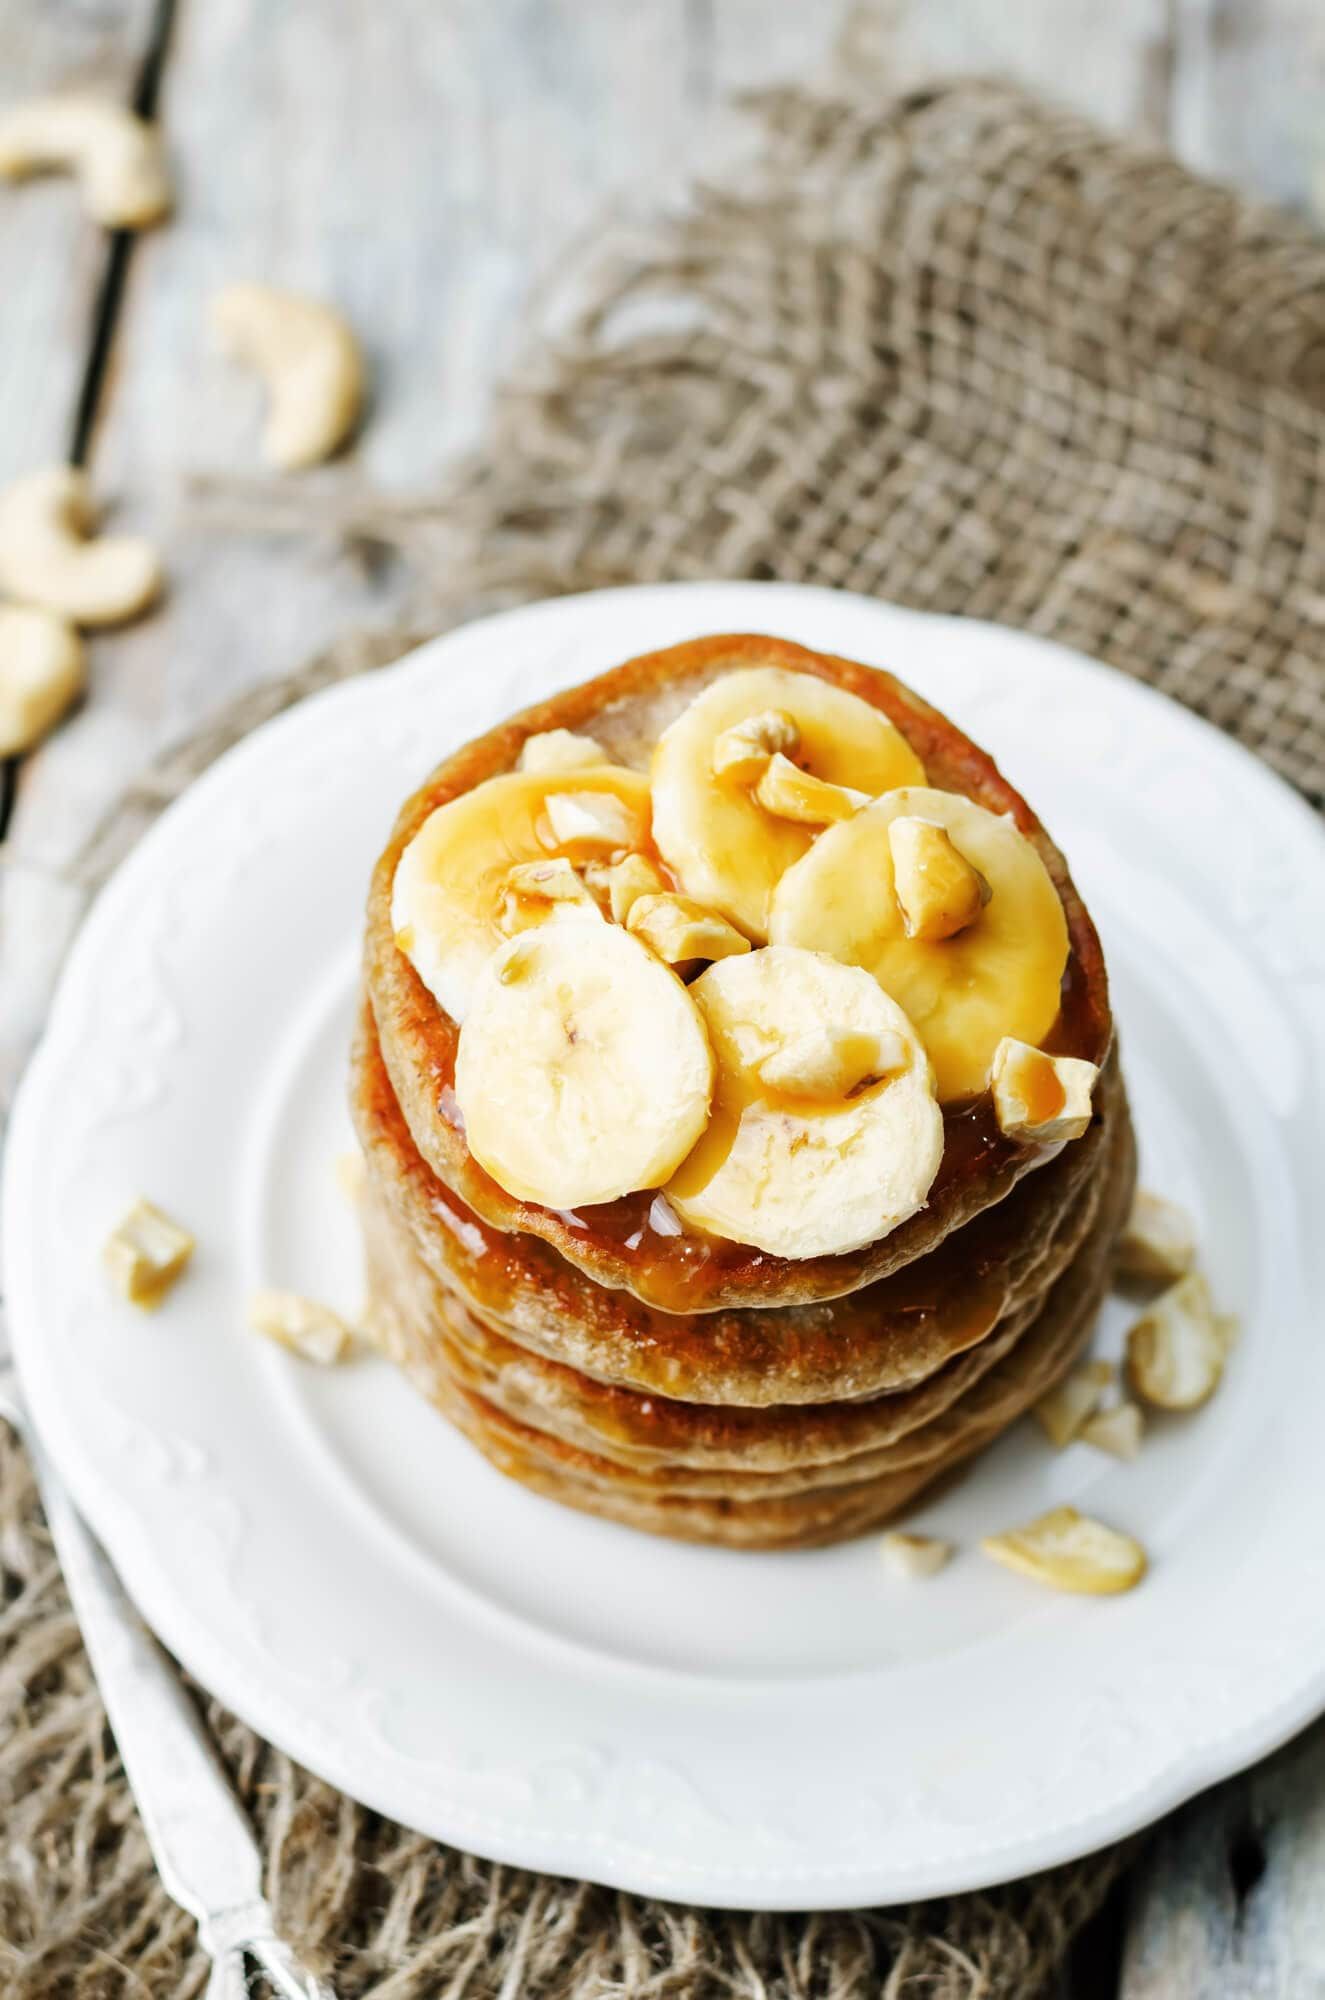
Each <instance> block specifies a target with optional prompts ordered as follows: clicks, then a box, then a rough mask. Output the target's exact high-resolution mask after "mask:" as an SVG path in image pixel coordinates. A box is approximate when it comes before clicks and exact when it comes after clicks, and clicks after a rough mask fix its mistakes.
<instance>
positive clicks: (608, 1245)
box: [364, 636, 1112, 1400]
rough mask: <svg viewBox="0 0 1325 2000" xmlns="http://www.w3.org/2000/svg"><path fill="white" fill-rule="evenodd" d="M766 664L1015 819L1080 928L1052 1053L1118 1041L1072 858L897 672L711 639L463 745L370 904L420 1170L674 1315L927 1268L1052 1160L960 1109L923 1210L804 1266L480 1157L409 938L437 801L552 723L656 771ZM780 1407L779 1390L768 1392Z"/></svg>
mask: <svg viewBox="0 0 1325 2000" xmlns="http://www.w3.org/2000/svg"><path fill="white" fill-rule="evenodd" d="M752 665H777V666H782V667H786V668H789V669H792V670H794V671H797V672H800V673H805V674H813V675H817V676H818V677H819V678H821V679H823V680H827V681H831V682H833V683H835V684H836V685H838V686H840V687H843V688H845V689H847V690H848V691H849V692H851V693H853V694H855V695H857V696H859V697H860V698H862V699H863V700H865V701H867V702H869V703H870V704H871V705H872V706H874V707H875V708H877V709H879V710H880V711H882V712H883V713H884V714H886V715H887V716H888V718H889V719H890V720H891V721H892V722H894V723H895V724H896V726H897V727H898V728H899V729H900V730H901V731H902V733H903V734H904V735H905V736H906V737H907V739H908V740H909V742H910V743H911V745H912V747H913V749H914V750H915V751H916V753H917V754H918V756H919V757H920V758H921V759H922V761H923V763H924V765H925V767H926V770H927V773H928V777H929V782H930V783H931V784H932V785H935V786H938V787H940V788H942V789H945V790H950V791H955V792H961V793H963V794H965V795H966V796H968V797H970V798H972V799H974V800H975V801H976V802H977V803H978V804H980V805H982V806H985V807H986V808H987V809H989V810H990V811H993V812H995V813H1007V814H1010V815H1011V817H1012V818H1013V820H1014V821H1015V823H1016V825H1017V826H1018V828H1019V829H1020V830H1021V832H1022V833H1023V834H1025V836H1026V838H1027V839H1028V840H1029V841H1030V842H1031V843H1032V844H1033V845H1034V846H1035V847H1036V849H1037V850H1038V852H1039V853H1040V855H1041V857H1042V859H1043V860H1044V862H1045V865H1046V867H1047V868H1048V870H1049V873H1050V876H1051V878H1052V879H1053V882H1054V884H1055V887H1056V889H1057V891H1058V894H1059V897H1060V900H1061V902H1062V904H1063V908H1064V912H1065V915H1066V919H1067V928H1068V936H1069V957H1068V963H1067V969H1066V971H1065V973H1064V978H1063V990H1062V1003H1061V1007H1060V1012H1059V1017H1058V1020H1057V1022H1056V1024H1055V1026H1054V1029H1053V1030H1052V1032H1051V1034H1050V1036H1049V1037H1048V1038H1047V1039H1046V1044H1045V1045H1046V1046H1047V1047H1050V1048H1051V1049H1053V1050H1054V1051H1055V1052H1058V1053H1064V1054H1068V1055H1075V1056H1082V1057H1085V1058H1086V1059H1088V1060H1090V1061H1092V1062H1095V1063H1102V1062H1103V1061H1104V1060H1105V1058H1106V1056H1107V1054H1108V1051H1109V1047H1110V1042H1111V1035H1112V1027H1111V1019H1110V1014H1109V1005H1108V991H1107V982H1106V978H1105V973H1104V964H1103V958H1102V955H1101V952H1100V947H1099V940H1098V938H1097V937H1096V934H1095V930H1094V926H1093V925H1092V923H1091V921H1090V918H1089V916H1088V914H1087V912H1086V910H1085V908H1084V906H1083V904H1082V903H1081V900H1080V898H1079V896H1078V895H1077V893H1076V891H1075V889H1074V887H1073V885H1072V881H1071V877H1070V875H1069V873H1068V870H1067V866H1066V864H1065V862H1064V861H1063V858H1062V856H1061V855H1060V854H1059V852H1058V850H1057V848H1056V847H1054V845H1053V843H1052V841H1051V840H1050V839H1049V837H1048V835H1047V834H1046V833H1045V831H1044V829H1043V828H1042V827H1041V826H1040V824H1039V822H1038V820H1037V819H1036V818H1035V815H1034V814H1033V813H1032V812H1031V810H1030V808H1029V806H1028V805H1027V804H1026V802H1025V801H1024V800H1023V799H1022V798H1021V797H1020V795H1019V794H1018V793H1017V792H1015V791H1014V790H1013V789H1012V787H1011V786H1010V785H1008V784H1007V782H1006V780H1005V779H1004V778H1003V777H1002V776H1001V775H1000V774H999V772H998V770H997V768H996V766H995V765H994V764H993V762H992V761H991V759H990V758H989V757H988V756H987V755H986V754H985V753H984V752H983V751H981V750H980V749H978V748H977V747H976V745H975V744H973V743H972V742H971V741H970V740H969V739H968V738H967V737H966V736H964V735H963V734H962V733H961V731H960V730H958V729H957V728H956V727H955V726H954V725H953V724H952V723H951V722H949V721H948V720H947V719H946V717H944V716H942V715H940V714H939V713H938V712H937V711H936V710H935V709H933V708H931V707H929V706H928V704H926V703H925V702H923V701H921V700H920V698H919V697H918V696H917V695H915V694H913V693H912V692H911V691H910V690H908V689H906V688H904V687H903V686H902V684H901V683H900V682H898V681H896V680H894V679H893V677H892V676H891V675H888V674H886V673H881V672H879V671H877V670H875V669H873V668H869V667H864V666H859V665H856V664H855V663H853V662H850V661H846V660H840V659H837V658H835V657H833V656H830V655H825V654H819V653H814V652H810V651H807V650H806V649H805V648H803V647H800V646H795V645H791V644H790V643H788V642H786V641H784V640H778V639H769V638H760V637H752V636H737V637H722V638H714V639H704V640H697V641H694V642H692V643H690V644H688V645H683V646H675V647H672V648H669V649H668V650H667V651H665V652H661V653H654V654H649V655H645V656H644V657H642V658H640V659H637V660H633V661H630V662H629V663H628V664H626V665H625V666H623V667H619V668H617V669H616V670H615V671H613V672H611V673H608V674H604V675H602V676H600V677H599V678H598V679H596V680H592V681H589V682H586V683H584V684H582V685H581V686H579V687H577V688H574V689H571V690H569V691H567V692H566V693H564V694H561V695H558V696H556V697H554V698H553V699H552V700H551V701H548V702H544V703H542V704H540V705H539V706H538V707H536V708H532V709H528V710H526V711H525V712H524V713H523V714H522V715H520V716H517V717H515V718H514V719H513V720H512V721H510V722H507V723H505V724H503V725H502V726H501V727H500V728H498V729H494V730H492V731H490V732H489V733H488V734H487V735H486V736H483V737H480V738H478V739H477V740H476V741H474V742H472V743H470V744H468V745H466V747H465V748H464V749H462V750H460V751H458V752H457V753H456V754H455V755H454V756H452V757H450V758H448V759H447V760H446V761H445V762H444V763H443V764H441V765H440V766H439V767H438V768H437V770H435V771H434V772H433V773H432V775H431V776H430V777H429V778H428V779H427V780H426V781H425V783H424V784H423V785H422V786H421V788H420V789H419V791H418V792H416V793H415V795H414V797H413V798H412V799H410V800H409V801H408V803H407V804H406V805H405V807H404V809H403V810H402V812H401V814H400V817H399V818H398V820H397V822H396V826H395V828H394V830H393V832H392V834H391V837H390V840H389V841H388V844H387V846H386V849H385V851H384V853H383V854H382V856H381V859H380V860H379V862H378V865H377V868H376V870H375V872H374V876H373V881H372V886H371V889H370V894H369V903H368V915H367V928H366V938H365V955H364V974H365V984H366V988H367V992H368V996H369V1000H370V1004H371V1008H372V1013H373V1018H374V1021H375V1024H376V1030H377V1036H378V1040H379V1045H380V1049H381V1055H382V1059H383V1062H384V1064H385V1068H386V1070H387V1073H388V1074H389V1076H390V1079H391V1083H392V1087H393V1090H394V1093H395V1096H396V1099H397V1102H398V1104H399V1107H400V1111H401V1114H402V1115H403V1118H404V1121H405V1124H406V1125H407V1127H408V1129H409V1132H410V1135H411V1137H412V1139H413V1142H414V1145H415V1147H416V1148H417V1151H418V1153H419V1155H420V1156H421V1158H422V1160H423V1161H424V1162H425V1163H426V1165H427V1166H428V1168H429V1169H430V1170H431V1172H432V1173H433V1175H434V1176H435V1177H436V1178H437V1180H438V1181H439V1182H440V1183H441V1184H442V1185H443V1187H444V1188H445V1189H447V1190H449V1191H450V1194H451V1196H452V1197H453V1198H458V1200H459V1202H460V1203H461V1204H462V1219H464V1217H463V1211H464V1210H468V1211H471V1212H472V1214H473V1216H474V1217H476V1218H477V1219H478V1220H479V1222H481V1223H482V1224H484V1225H486V1226H487V1227H488V1228H490V1229H493V1230H496V1231H500V1232H504V1233H508V1234H509V1233H511V1232H518V1233H520V1234H522V1235H525V1236H531V1237H536V1238H539V1239H541V1241H543V1242H544V1243H545V1244H547V1245H548V1246H550V1247H551V1249H553V1250H554V1251H556V1252H557V1253H558V1254H559V1255H560V1257H561V1258H562V1259H563V1260H564V1261H565V1262H566V1263H568V1264H570V1265H572V1266H574V1267H575V1268H576V1269H577V1270H578V1271H580V1272H582V1273H583V1274H584V1275H586V1276H587V1277H589V1278H591V1279H593V1280H594V1281H595V1282H596V1283H597V1284H598V1285H600V1286H606V1287H612V1288H616V1289H619V1290H621V1291H624V1292H628V1293H630V1294H633V1295H634V1296H635V1297H637V1298H639V1299H641V1300H644V1301H646V1302H648V1303H649V1304H651V1305H653V1306H655V1307H659V1308H661V1309H662V1310H663V1311H665V1312H670V1313H672V1314H677V1315H680V1314H684V1313H691V1312H703V1313H712V1312H715V1311H717V1310H718V1309H721V1308H725V1307H742V1306H751V1307H758V1308H768V1307H772V1306H784V1307H785V1306H795V1305H809V1304H813V1303H815V1302H821V1301H827V1300H832V1299H837V1298H841V1297H843V1296H844V1295H846V1294H848V1293H852V1292H856V1291H857V1290H858V1289H859V1288H860V1287H862V1286H865V1285H870V1284H872V1283H874V1282H876V1281H877V1280H880V1279H883V1278H886V1277H887V1276H889V1275H890V1274H892V1273H894V1272H898V1271H901V1270H902V1269H903V1267H904V1266H906V1265H909V1264H911V1263H913V1262H914V1261H915V1260H916V1259H918V1258H921V1257H924V1256H926V1255H927V1254H928V1253H930V1252H932V1251H933V1250H934V1249H935V1248H936V1247H937V1246H938V1245H940V1244H941V1243H942V1242H943V1240H944V1238H945V1237H946V1236H948V1235H949V1234H950V1233H951V1232H953V1231H955V1230H961V1229H963V1228H965V1227H967V1226H968V1225H969V1224H970V1223H971V1222H972V1221H973V1220H974V1219H975V1218H976V1217H978V1216H979V1215H981V1213H982V1212H983V1211H984V1210H986V1209H988V1208H990V1207H991V1206H993V1205H994V1204H996V1203H1001V1202H1002V1201H1004V1200H1005V1199H1006V1198H1007V1197H1008V1196H1009V1195H1010V1194H1011V1193H1012V1191H1013V1189H1014V1188H1015V1187H1016V1186H1017V1184H1018V1183H1019V1182H1020V1181H1021V1180H1022V1178H1023V1177H1024V1176H1027V1175H1032V1174H1034V1173H1035V1172H1036V1170H1038V1171H1039V1172H1040V1173H1042V1172H1044V1171H1045V1170H1046V1162H1045V1155H1044V1152H1043V1150H1042V1149H1040V1148H1036V1147H1034V1146H1027V1145H1021V1144H1017V1143H1014V1142H1013V1141H1011V1140H1009V1139H1006V1138H1005V1137H1004V1136H1003V1135H1002V1134H1001V1133H1000V1132H999V1130H998V1127H997V1125H996V1123H995V1121H994V1118H993V1114H992V1107H991V1105H990V1102H989V1099H988V1096H987V1094H986V1095H985V1096H984V1097H981V1098H979V1099H976V1100H974V1101H972V1102H969V1103H963V1104H955V1105H951V1106H948V1107H947V1108H946V1109H945V1113H944V1124H945V1145H944V1154H943V1160H942V1164H941V1165H940V1167H939V1171H938V1175H937V1178H936V1179H935V1182H934V1184H933V1186H932V1188H931V1190H930V1193H929V1198H928V1201H927V1203H926V1205H925V1206H924V1207H923V1208H922V1209H921V1210H920V1211H919V1212H918V1213H917V1214H915V1215H913V1216H912V1217H911V1218H910V1220H908V1221H906V1222H904V1223H902V1224H901V1226H900V1227H899V1228H897V1229H895V1230H893V1231H892V1232H891V1233H890V1234H889V1235H887V1236H885V1237H883V1238H882V1239H880V1240H879V1241H876V1242H874V1243H871V1244H869V1245H867V1246H865V1247H864V1248H863V1249H860V1250H855V1251H852V1252H850V1253H848V1254H845V1255H839V1256H829V1257H815V1258H807V1259H804V1260H799V1261H791V1260H788V1259H785V1258H780V1257H776V1256H772V1255H770V1254H768V1253H767V1252H764V1251H759V1250H754V1249H751V1248H750V1247H748V1246H746V1245H742V1244H739V1243H732V1242H726V1241H720V1240H718V1239H715V1238H711V1237H702V1236H699V1235H696V1234H693V1233H691V1232H688V1231H684V1230H683V1231H682V1232H681V1233H680V1234H671V1233H660V1232H659V1231H658V1230H657V1229H656V1228H654V1227H653V1226H652V1223H651V1221H650V1215H651V1210H652V1198H651V1195H650V1194H649V1193H648V1192H647V1191H646V1192H645V1193H644V1194H642V1195H630V1196H626V1197H624V1198H623V1199H622V1200H620V1201H616V1202H611V1203H606V1204H602V1205H600V1206H596V1207H594V1208H588V1209H585V1210H583V1211H582V1212H579V1213H576V1212H573V1211H572V1212H564V1211H553V1210H551V1209H548V1208H544V1207H542V1206H540V1205H539V1204H537V1203H533V1202H523V1201H518V1200H516V1199H514V1198H513V1197H511V1196H510V1195H508V1194H506V1193H505V1192H504V1191H503V1190H502V1189H501V1188H500V1187H498V1185H497V1184H496V1182H495V1181H493V1180H492V1179H491V1178H490V1177H489V1176H488V1175H487V1174H486V1173H484V1172H483V1170H482V1169H481V1168H480V1167H479V1166H478V1164H477V1162H476V1161H475V1160H474V1159H473V1158H472V1156H471V1155H470V1153H469V1150H468V1147H467V1146H466V1144H465V1138H464V1132H463V1127H462V1121H461V1120H460V1117H459V1112H458V1108H457V1106H456V1102H455V1094H454V1089H453V1080H454V1072H455V1057H456V1046H457V1040H458V1029H457V1026H456V1023H455V1022H454V1021H453V1020H452V1019H451V1017H450V1016H449V1015H448V1014H446V1013H445V1011H444V1010H443V1009H442V1008H441V1006H440V1005H439V1004H438V1002H437V1001H436V1000H435V999H434V998H433V996H432V994H431V993H430V992H429V991H428V990H427V988H426V987H425V986H424V985H423V983H422V981H421V980H420V979H419V977H418V975H417V973H416V972H415V970H414V968H413V966H412V965H411V963H410V961H409V959H408V958H407V957H406V956H405V955H404V953H403V952H401V951H400V950H399V949H398V948H397V946H396V943H395V937H394V931H393V926H392V921H391V890H392V883H393V880H394V876H395V869H396V864H397V862H398V861H399V858H400V856H401V854H402V852H403V851H404V849H405V847H406V846H407V845H408V843H409V841H410V840H411V839H412V838H413V835H414V834H415V833H416V832H417V831H418V829H419V827H420V826H421V825H422V823H423V821H424V820H425V819H426V818H427V817H428V815H429V813H431V812H432V811H433V810H434V809H435V808H436V807H437V806H439V805H441V804H443V803H444V802H445V801H446V800H448V799H451V798H455V797H457V796H459V795H460V794H462V793H464V792H466V791H468V790H470V789H472V788H473V787H474V786H475V785H477V784H479V783H481V782H482V781H483V780H485V779H487V778H490V777H493V776H496V775H498V774H499V773H501V772H504V771H508V770H510V769H511V768H512V767H513V766H514V764H515V761H516V759H517V757H518V754H519V751H520V747H521V745H522V744H523V742H524V741H525V739H526V738H527V737H529V736H531V735H535V734H538V733H539V732H541V731H544V730H551V729H569V730H573V731H581V732H590V733H592V734H593V735H594V736H596V737H597V738H598V739H599V740H600V741H601V742H602V743H603V744H604V746H605V747H606V748H607V749H608V751H609V752H610V753H611V754H612V755H613V756H614V757H616V758H617V759H618V760H619V761H621V762H623V763H627V764H633V765H635V766H636V767H639V768H642V767H644V766H645V765H646V764H647V761H648V758H649V755H650V753H651V751H652V747H653V745H654V743H655V742H656V740H657V738H658V736H659V735H660V733H661V731H662V730H663V729H664V728H665V727H666V725H667V723H668V722H669V721H670V720H671V719H672V718H673V717H674V716H675V715H676V714H677V713H678V712H679V710H680V709H681V708H682V707H683V706H684V705H685V704H686V703H687V702H688V701H690V700H691V699H692V698H693V697H694V696H695V695H696V694H697V693H698V692H700V690H701V689H702V688H704V687H705V686H707V685H708V684H709V682H711V681H712V680H714V679H716V678H717V677H718V676H719V675H721V674H724V673H727V672H729V671H731V670H732V669H734V668H740V667H748V666H752ZM1068 1150H1069V1152H1070V1151H1072V1150H1074V1149H1071V1148H1069V1149H1068ZM985 1330H986V1331H987V1328H986V1329H985ZM976 1337H977V1338H979V1337H982V1336H981V1335H977V1336H976ZM638 1386H644V1385H642V1384H640V1385H638ZM877 1386H878V1383H877V1381H868V1380H867V1381H865V1382H862V1383H861V1384H860V1385H859V1387H858V1389H857V1391H856V1393H860V1394H868V1393H871V1391H872V1389H874V1388H877ZM819 1393H822V1390H821V1388H816V1387H814V1386H811V1387H810V1388H809V1390H808V1394H809V1395H810V1396H811V1397H813V1396H814V1395H816V1394H819ZM782 1399H783V1398H782V1396H781V1395H780V1394H777V1395H773V1396H771V1397H770V1400H782Z"/></svg>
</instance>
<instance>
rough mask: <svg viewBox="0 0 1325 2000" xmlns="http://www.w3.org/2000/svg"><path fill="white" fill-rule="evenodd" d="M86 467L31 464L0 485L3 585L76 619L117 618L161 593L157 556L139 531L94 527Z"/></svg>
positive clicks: (111, 621) (109, 621) (133, 613)
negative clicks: (35, 468) (106, 531)
mask: <svg viewBox="0 0 1325 2000" xmlns="http://www.w3.org/2000/svg"><path fill="white" fill-rule="evenodd" d="M96 521H97V510H96V506H95V504H94V502H93V499H92V489H91V486H90V484H89V482H88V478H87V474H86V473H84V472H81V471H80V470H79V469H78V467H77V466H73V465H52V466H47V467H46V468H45V469H44V470H43V471H40V472H29V473H27V474H26V475H25V476H24V477H23V478H21V479H16V480H15V481H14V482H13V483H12V485H10V486H7V487H6V488H5V489H4V491H3V492H0V589H3V590H5V591H6V592H8V594H9V595H10V596H11V597H15V598H17V599H19V601H20V602H21V603H25V604H36V605H40V606H42V607H43V608H44V609H45V610H47V611H54V612H56V613H57V614H58V615H59V616H61V617H64V618H68V619H70V620H72V622H73V623H74V624H75V625H119V624H122V623H123V622H124V621H125V620H126V619H129V618H135V617H137V615H138V613H139V612H140V611H146V609H147V607H148V606H149V605H150V604H151V603H153V602H154V600H155V599H156V598H157V596H158V595H159V594H160V590H161V583H162V575H161V563H160V560H159V558H158V556H157V553H156V550H155V549H154V548H153V547H152V545H151V543H150V542H146V541H144V540H142V539H141V537H139V536H137V535H98V534H97V533H96Z"/></svg>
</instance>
